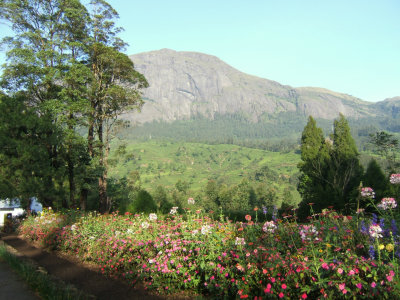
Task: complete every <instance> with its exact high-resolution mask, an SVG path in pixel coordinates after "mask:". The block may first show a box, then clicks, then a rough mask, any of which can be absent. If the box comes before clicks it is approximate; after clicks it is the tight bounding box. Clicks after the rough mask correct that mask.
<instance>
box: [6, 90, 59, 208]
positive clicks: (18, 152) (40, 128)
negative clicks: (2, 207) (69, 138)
mask: <svg viewBox="0 0 400 300" xmlns="http://www.w3.org/2000/svg"><path fill="white" fill-rule="evenodd" d="M49 131H50V132H52V134H51V135H49V134H48V132H49ZM58 133H59V132H58V131H57V130H55V129H54V128H53V124H52V122H51V120H48V119H46V118H43V117H39V116H38V115H37V114H36V111H35V110H34V109H32V108H29V107H27V106H26V105H24V101H23V100H21V99H19V98H17V97H8V96H6V95H0V165H1V168H0V170H1V171H0V187H1V188H0V197H2V198H14V197H18V198H19V199H21V202H22V205H23V206H24V207H29V204H30V203H29V202H30V199H31V197H33V196H36V197H38V198H39V199H41V202H42V204H43V205H44V206H52V205H53V201H52V200H53V199H55V200H59V199H60V198H62V197H63V196H64V189H63V186H59V185H57V184H56V182H52V183H51V184H47V181H46V179H47V178H57V176H58V175H57V174H55V172H57V171H58V170H57V169H55V168H53V166H52V161H51V160H49V157H48V149H47V148H48V147H49V145H51V144H52V143H57V142H58V139H59V138H60V136H59V135H57V134H58Z"/></svg>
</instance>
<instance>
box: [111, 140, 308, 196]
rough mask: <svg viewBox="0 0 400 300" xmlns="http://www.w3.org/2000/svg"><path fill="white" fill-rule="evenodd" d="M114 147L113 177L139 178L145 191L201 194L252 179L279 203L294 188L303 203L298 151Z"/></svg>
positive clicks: (192, 146)
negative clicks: (298, 184)
mask: <svg viewBox="0 0 400 300" xmlns="http://www.w3.org/2000/svg"><path fill="white" fill-rule="evenodd" d="M113 146H114V147H113V148H114V149H115V151H113V153H112V157H111V161H110V163H111V165H112V168H111V170H110V175H111V176H112V177H114V178H117V179H121V178H123V177H128V178H129V176H130V175H131V176H132V174H140V185H141V188H143V189H146V190H148V191H149V192H150V193H152V192H154V190H155V188H156V187H157V186H163V187H165V188H166V189H168V190H171V189H174V188H176V186H177V184H178V185H179V184H183V185H184V186H185V189H186V190H187V194H188V195H192V196H193V195H194V194H196V195H197V196H199V195H201V192H202V191H203V190H204V188H205V187H206V185H207V183H208V181H209V180H213V181H215V182H216V183H217V184H218V185H224V184H225V185H227V186H233V185H236V184H239V183H240V182H242V181H243V180H248V181H249V182H250V183H251V185H254V186H256V185H257V184H265V183H268V188H269V189H274V190H275V191H276V193H277V194H276V197H277V198H276V201H277V203H276V204H279V203H281V202H282V199H283V194H284V191H285V190H286V191H288V190H290V193H291V194H292V196H293V199H295V200H296V202H297V201H298V200H299V195H298V193H297V191H296V182H297V173H298V169H297V163H298V162H299V161H300V156H299V154H296V153H295V152H289V153H279V152H270V151H265V150H261V149H252V148H246V147H241V146H236V145H228V144H220V145H208V144H203V143H186V142H170V141H165V142H162V141H154V140H153V141H148V142H134V141H130V142H121V141H120V142H118V143H116V144H115V145H113ZM135 171H137V172H135ZM136 176H137V175H136Z"/></svg>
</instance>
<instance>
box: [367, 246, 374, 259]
mask: <svg viewBox="0 0 400 300" xmlns="http://www.w3.org/2000/svg"><path fill="white" fill-rule="evenodd" d="M368 253H369V257H370V258H372V259H374V258H375V249H374V246H372V245H371V246H369V250H368Z"/></svg>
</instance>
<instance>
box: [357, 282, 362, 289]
mask: <svg viewBox="0 0 400 300" xmlns="http://www.w3.org/2000/svg"><path fill="white" fill-rule="evenodd" d="M356 287H358V288H359V289H360V290H361V289H362V284H361V282H360V283H357V284H356Z"/></svg>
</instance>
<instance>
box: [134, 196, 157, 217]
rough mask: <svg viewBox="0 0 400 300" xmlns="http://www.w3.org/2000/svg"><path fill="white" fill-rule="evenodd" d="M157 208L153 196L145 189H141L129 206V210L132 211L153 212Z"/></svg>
mask: <svg viewBox="0 0 400 300" xmlns="http://www.w3.org/2000/svg"><path fill="white" fill-rule="evenodd" d="M156 210H157V205H156V204H155V203H154V200H153V197H152V196H151V195H150V194H149V193H148V192H147V191H145V190H140V191H139V192H138V193H137V195H136V197H135V199H134V200H133V202H132V203H131V204H130V205H129V206H128V211H129V212H132V213H138V212H144V213H151V212H155V211H156Z"/></svg>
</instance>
